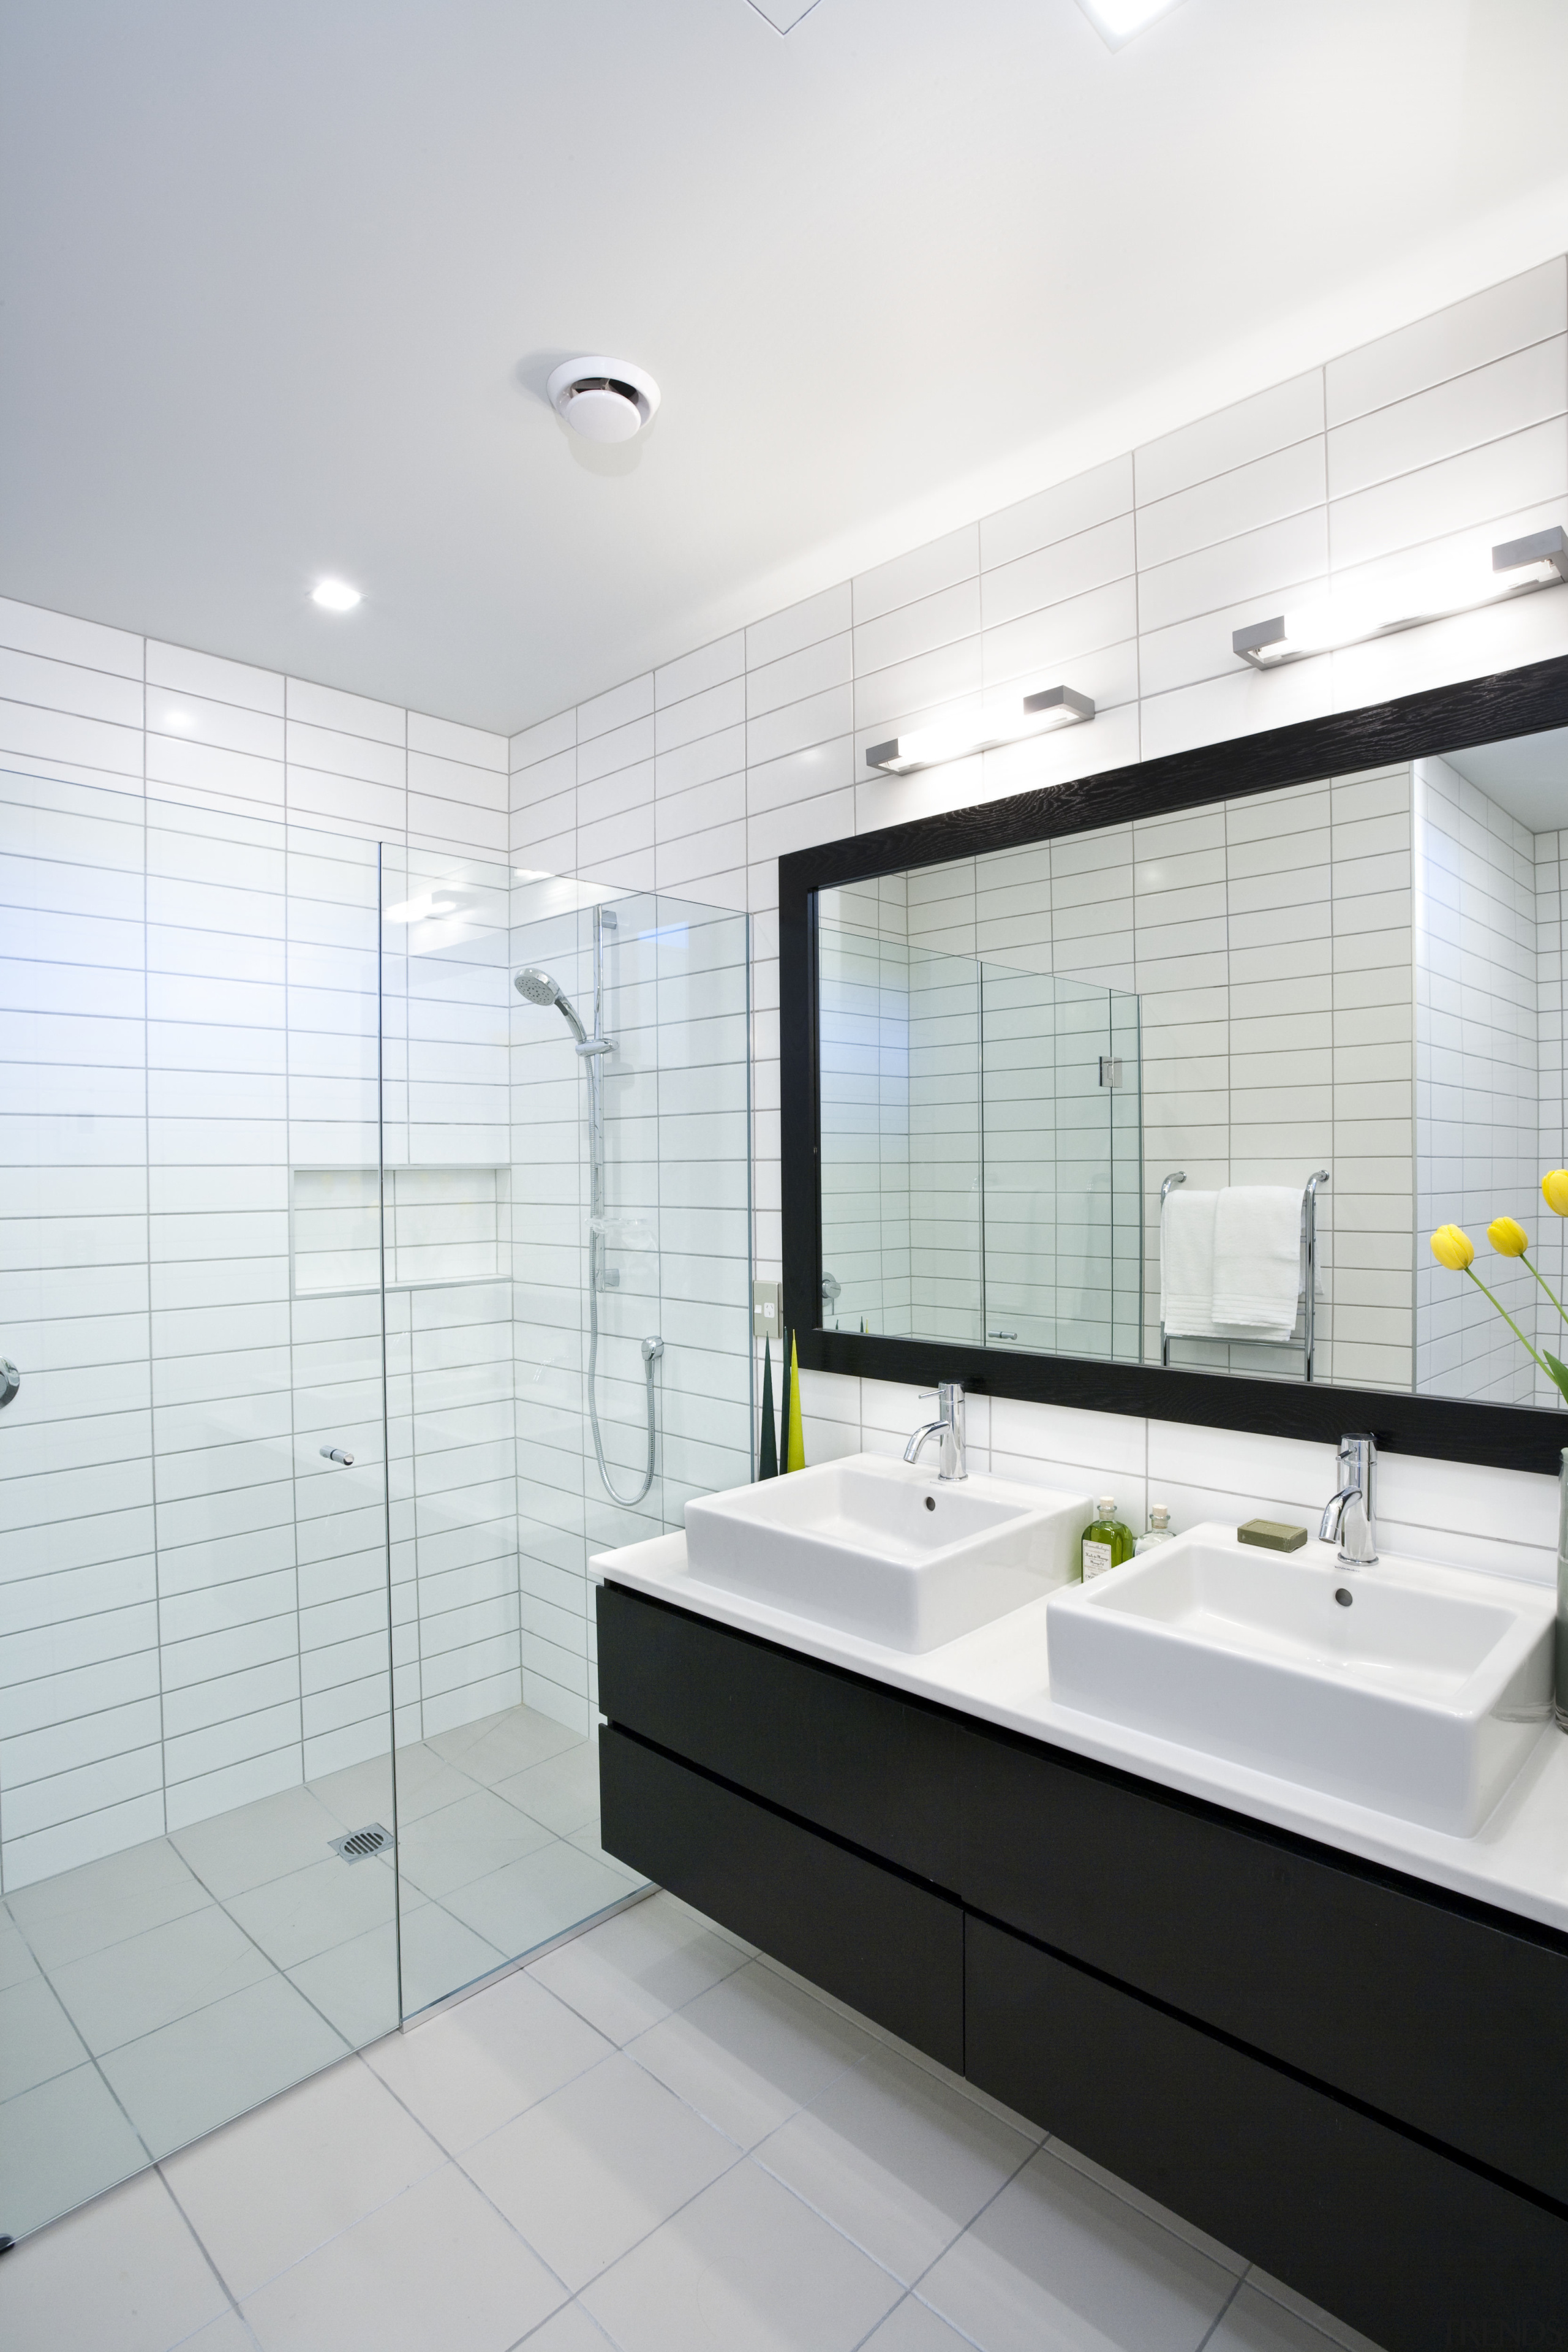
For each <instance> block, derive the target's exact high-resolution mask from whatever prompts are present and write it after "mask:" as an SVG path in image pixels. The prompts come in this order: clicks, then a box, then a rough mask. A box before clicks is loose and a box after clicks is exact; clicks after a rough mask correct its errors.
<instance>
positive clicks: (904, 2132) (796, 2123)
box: [756, 2052, 1035, 2281]
mask: <svg viewBox="0 0 1568 2352" xmlns="http://www.w3.org/2000/svg"><path fill="white" fill-rule="evenodd" d="M1034 2148H1035V2143H1034V2142H1033V2141H1032V2140H1029V2139H1026V2138H1025V2137H1023V2136H1022V2134H1020V2133H1018V2132H1016V2131H1013V2130H1011V2129H1010V2128H1009V2127H1008V2126H1007V2125H1005V2124H1004V2123H1002V2122H1000V2121H999V2120H998V2119H997V2118H996V2117H995V2116H992V2115H989V2114H987V2113H986V2111H985V2110H984V2108H983V2107H980V2106H977V2105H975V2104H974V2103H973V2101H972V2100H970V2099H968V2098H966V2097H964V2095H963V2093H962V2092H960V2091H958V2090H956V2089H953V2088H952V2087H950V2086H949V2085H948V2084H945V2083H942V2082H940V2081H938V2080H937V2079H936V2078H935V2077H934V2076H933V2075H931V2074H927V2073H926V2072H925V2071H924V2070H923V2069H922V2068H921V2067H919V2066H915V2065H911V2064H910V2063H909V2061H908V2060H907V2059H903V2058H900V2057H899V2056H897V2055H895V2054H894V2053H891V2052H889V2053H880V2052H879V2053H876V2054H874V2055H873V2056H872V2057H870V2058H868V2059H867V2060H866V2062H865V2063H864V2064H863V2065H860V2066H857V2067H855V2068H853V2069H852V2070H851V2071H850V2072H849V2073H847V2074H841V2075H840V2076H839V2078H838V2080H837V2082H836V2083H834V2084H831V2085H830V2086H829V2088H828V2089H827V2090H826V2091H825V2092H823V2093H822V2094H820V2095H819V2096H817V2097H816V2098H815V2099H814V2100H813V2101H812V2103H811V2105H809V2106H808V2107H806V2108H805V2109H804V2110H803V2111H802V2113H800V2114H799V2115H797V2116H795V2117H794V2118H793V2119H792V2120H791V2121H790V2122H788V2123H786V2124H785V2125H784V2126H783V2128H782V2129H781V2130H778V2131H776V2132H774V2133H773V2135H772V2137H770V2138H768V2139H765V2140H764V2141H763V2144H762V2146H761V2147H759V2148H758V2150H757V2151H756V2155H757V2161H758V2162H759V2163H760V2164H761V2165H763V2168H765V2169H766V2170H767V2171H769V2172H773V2173H775V2174H776V2175H777V2176H778V2178H779V2179H781V2180H783V2181H784V2183H785V2184H786V2186H787V2187H789V2188H791V2189H794V2190H795V2194H796V2195H797V2196H799V2197H803V2198H804V2199H805V2202H806V2203H807V2204H808V2205H810V2206H812V2207H814V2208H815V2209H816V2211H817V2212H819V2213H821V2214H823V2215H824V2216H825V2217H826V2220H828V2221H831V2222H832V2223H833V2225H834V2227H835V2229H837V2230H841V2231H843V2232H844V2234H845V2236H846V2237H847V2238H849V2239H851V2240H852V2241H853V2242H854V2243H855V2244H856V2245H858V2246H859V2247H861V2248H863V2250H864V2251H865V2252H867V2253H868V2254H869V2255H870V2256H871V2257H872V2259H873V2260H874V2261H876V2262H879V2263H881V2264H882V2265H883V2266H884V2268H885V2269H888V2270H890V2271H891V2272H892V2273H893V2275H894V2276H895V2277H896V2278H900V2279H904V2280H906V2281H909V2280H912V2279H915V2278H918V2277H919V2275H920V2274H921V2272H922V2271H924V2270H926V2269H927V2268H929V2266H930V2264H931V2263H933V2262H934V2261H935V2260H936V2258H937V2256H938V2255H939V2254H940V2253H942V2252H943V2250H944V2249H945V2248H946V2247H948V2246H950V2245H951V2244H952V2241H953V2240H954V2238H956V2237H957V2236H958V2234H959V2232H960V2231H962V2230H963V2229H966V2228H967V2227H968V2225H969V2223H970V2222H971V2221H973V2218H974V2216H975V2214H976V2213H977V2212H978V2211H979V2210H980V2209H981V2207H982V2206H983V2205H984V2204H985V2203H987V2202H988V2200H990V2199H991V2198H992V2197H993V2196H994V2194H995V2192H996V2191H997V2189H1000V2188H1001V2187H1002V2185H1003V2183H1004V2181H1005V2180H1007V2179H1010V2178H1011V2177H1012V2175H1013V2174H1014V2173H1015V2172H1016V2171H1017V2170H1018V2168H1019V2167H1020V2166H1021V2165H1023V2164H1024V2163H1025V2162H1026V2160H1027V2159H1028V2158H1029V2157H1030V2156H1031V2155H1032V2154H1033V2153H1034Z"/></svg>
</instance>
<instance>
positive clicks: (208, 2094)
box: [100, 1973, 347, 2156]
mask: <svg viewBox="0 0 1568 2352" xmlns="http://www.w3.org/2000/svg"><path fill="white" fill-rule="evenodd" d="M346 2054H347V2049H346V2045H345V2043H344V2042H343V2039H342V2035H341V2034H339V2033H335V2032H333V2031H332V2028H331V2026H330V2025H329V2024H328V2023H327V2021H326V2020H325V2019H324V2018H323V2017H321V2015H320V2014H319V2013H318V2012H317V2011H315V2010H313V2009H312V2008H311V2007H310V2002H309V2001H307V2000H304V1999H303V1998H302V1997H301V1996H300V1994H299V1993H297V1992H296V1991H295V1990H294V1988H293V1986H292V1985H291V1984H290V1983H289V1981H288V1979H287V1978H285V1977H279V1976H275V1975H272V1974H270V1973H268V1976H267V1977H266V1978H264V1979H263V1980H262V1981H261V1982H260V1983H259V1984H254V1985H248V1986H247V1988H246V1990H244V1991H243V1992H237V1993H232V1994H231V1995H230V1996H229V1998H228V1999H227V2000H218V2001H214V2002H213V2003H212V2004H211V2005H210V2006H209V2007H207V2008H205V2009H198V2010H195V2011H193V2012H192V2013H191V2014H190V2015H188V2016H185V2017H181V2018H177V2019H176V2020H175V2021H174V2023H173V2024H172V2025H165V2026H163V2028H162V2029H161V2030H160V2031H159V2032H156V2033H148V2034H144V2035H143V2036H142V2040H141V2041H139V2042H127V2043H126V2044H125V2045H124V2046H123V2047H122V2048H121V2049H119V2050H115V2051H112V2052H110V2053H109V2054H108V2055H107V2056H106V2057H105V2058H104V2059H103V2060H102V2061H101V2062H100V2063H101V2064H102V2068H103V2072H104V2074H105V2076H106V2077H107V2079H108V2081H109V2082H110V2084H111V2086H112V2088H113V2090H114V2092H115V2095H116V2096H117V2097H118V2098H119V2099H120V2100H121V2102H122V2103H123V2105H124V2107H125V2111H126V2113H127V2115H129V2116H130V2117H131V2119H132V2122H133V2123H134V2124H135V2126H136V2128H137V2129H138V2131H139V2132H140V2133H141V2134H142V2138H143V2139H144V2140H145V2141H146V2142H147V2145H148V2147H150V2148H151V2149H152V2150H153V2154H154V2155H155V2156H165V2155H167V2154H169V2153H170V2152H171V2151H172V2150H173V2149H174V2148H176V2147H184V2146H185V2145H186V2143H187V2141H190V2140H193V2139H195V2137H197V2135H198V2134H199V2133H201V2132H206V2131H212V2130H214V2129H215V2128H216V2126H217V2125H219V2124H226V2123H228V2122H230V2121H231V2120H232V2118H233V2117H234V2116H238V2115H243V2114H244V2113H245V2111H246V2109H247V2107H254V2106H256V2105H258V2103H259V2102H260V2101H261V2100H262V2099H269V2098H271V2097H272V2095H274V2093H275V2092H278V2091H283V2090H287V2089H288V2088H289V2085H290V2084H294V2083H299V2082H302V2081H303V2080H304V2078H305V2076H306V2075H307V2074H315V2073H317V2072H318V2071H319V2069H320V2068H321V2067H322V2066H330V2065H331V2064H332V2063H333V2062H334V2061H335V2060H336V2059H339V2058H342V2057H344V2056H346Z"/></svg>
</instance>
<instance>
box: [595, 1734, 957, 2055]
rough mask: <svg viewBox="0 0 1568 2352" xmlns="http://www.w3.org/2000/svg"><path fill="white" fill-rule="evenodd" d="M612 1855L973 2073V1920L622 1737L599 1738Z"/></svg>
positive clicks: (606, 1838) (605, 1836) (948, 1900)
mask: <svg viewBox="0 0 1568 2352" xmlns="http://www.w3.org/2000/svg"><path fill="white" fill-rule="evenodd" d="M599 1789H600V1798H601V1803H602V1807H603V1826H602V1828H601V1830H600V1838H601V1841H602V1843H603V1844H604V1847H605V1853H613V1854H615V1855H616V1856H617V1857H618V1858H619V1859H620V1860H621V1861H622V1862H625V1863H628V1864H630V1865H631V1867H632V1868H633V1869H634V1870H640V1871H643V1872H644V1873H646V1874H647V1876H648V1877H649V1878H651V1879H653V1880H654V1881H655V1883H656V1884H657V1885H660V1886H667V1887H668V1889H669V1891H670V1892H671V1894H673V1895H679V1896H680V1897H681V1899H682V1901H684V1902H687V1903H690V1904H692V1905H693V1906H695V1907H696V1909H698V1910H699V1911H701V1912H704V1913H706V1915H707V1916H708V1917H709V1918H710V1919H717V1920H718V1921H719V1922H720V1924H721V1926H722V1927H729V1928H731V1929H732V1930H733V1932H734V1933H735V1934H736V1935H738V1936H743V1937H745V1938H746V1941H747V1942H748V1943H751V1944H755V1945H757V1946H758V1948H760V1949H761V1950H763V1951H764V1952H767V1953H769V1954H771V1955H772V1957H773V1958H774V1959H776V1960H782V1961H783V1962H784V1966H785V1967H786V1968H791V1969H796V1970H798V1972H799V1973H800V1974H801V1975H802V1976H804V1977H809V1978H810V1979H811V1980H812V1982H813V1983H814V1984H819V1985H821V1986H822V1987H823V1988H824V1989H825V1990H826V1991H828V1992H831V1993H836V1994H837V1996H838V1998H839V2000H847V2001H848V2002H849V2003H850V2004H851V2006H852V2007H854V2008H856V2009H858V2010H859V2011H861V2012H862V2013H863V2014H864V2015H865V2016H867V2017H870V2018H875V2019H876V2021H877V2022H878V2023H879V2025H885V2026H887V2027H888V2029H889V2032H893V2033H897V2034H898V2035H900V2038H901V2039H902V2040H904V2041H905V2042H913V2044H914V2045H915V2047H916V2048H917V2049H920V2050H924V2051H926V2052H927V2053H929V2054H930V2055H931V2057H933V2058H939V2059H941V2060H942V2062H943V2063H944V2064H946V2065H949V2066H952V2067H953V2068H954V2069H961V2068H962V2067H963V1913H962V1912H961V1911H960V1909H959V1907H958V1905H957V1904H956V1903H955V1902H954V1901H953V1900H952V1897H951V1896H947V1895H938V1894H935V1893H933V1892H932V1891H931V1889H930V1888H929V1887H926V1886H922V1885H919V1884H918V1883H917V1882H916V1881H915V1880H913V1879H910V1878H906V1877H904V1876H903V1875H902V1874H900V1872H898V1871H893V1870H885V1869H883V1868H882V1867H881V1866H880V1864H877V1863H875V1862H869V1861H868V1860H867V1858H866V1857H865V1855H864V1854H858V1853H850V1851H849V1850H848V1848H847V1847H846V1846H842V1845H839V1844H837V1843H835V1841H834V1840H833V1839H831V1838H826V1837H820V1836H818V1835H817V1833H816V1832H815V1831H814V1830H810V1829H807V1828H805V1827H804V1826H803V1824H802V1823H800V1822H792V1821H788V1820H786V1819H785V1818H784V1815H783V1814H782V1813H778V1812H775V1811H773V1808H772V1807H771V1806H768V1805H761V1804H758V1803H756V1802H755V1801H754V1800H752V1798H750V1797H746V1796H742V1794H741V1793H740V1791H739V1790H735V1789H730V1788H726V1787H725V1786H724V1785H723V1783H722V1782H721V1781H719V1780H710V1779H709V1778H708V1776H707V1775H706V1774H705V1773H702V1772H694V1771H692V1770H691V1769H690V1768H689V1766H687V1765H685V1764H679V1763H677V1762H676V1761H675V1759H674V1758H673V1757H669V1756H664V1755H661V1754H659V1752H658V1750H657V1749H656V1748H649V1747H647V1746H645V1744H644V1743H643V1742H642V1741H641V1740H639V1739H635V1738H630V1737H628V1736H627V1735H626V1733H624V1732H620V1731H616V1730H615V1729H614V1728H609V1729H606V1730H605V1731H603V1732H601V1734H600V1736H599Z"/></svg>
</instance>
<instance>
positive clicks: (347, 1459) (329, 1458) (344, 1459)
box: [316, 1445, 354, 1470]
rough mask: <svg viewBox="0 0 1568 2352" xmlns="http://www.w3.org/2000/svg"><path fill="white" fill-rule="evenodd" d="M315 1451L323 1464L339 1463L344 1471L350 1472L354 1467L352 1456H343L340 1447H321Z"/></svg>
mask: <svg viewBox="0 0 1568 2352" xmlns="http://www.w3.org/2000/svg"><path fill="white" fill-rule="evenodd" d="M316 1450H317V1452H318V1453H319V1454H321V1459H322V1461H323V1462H341V1463H342V1465H343V1468H344V1469H345V1470H352V1469H353V1466H354V1458H353V1454H345V1453H344V1452H343V1450H342V1446H341V1445H321V1446H318V1447H317V1449H316Z"/></svg>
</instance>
